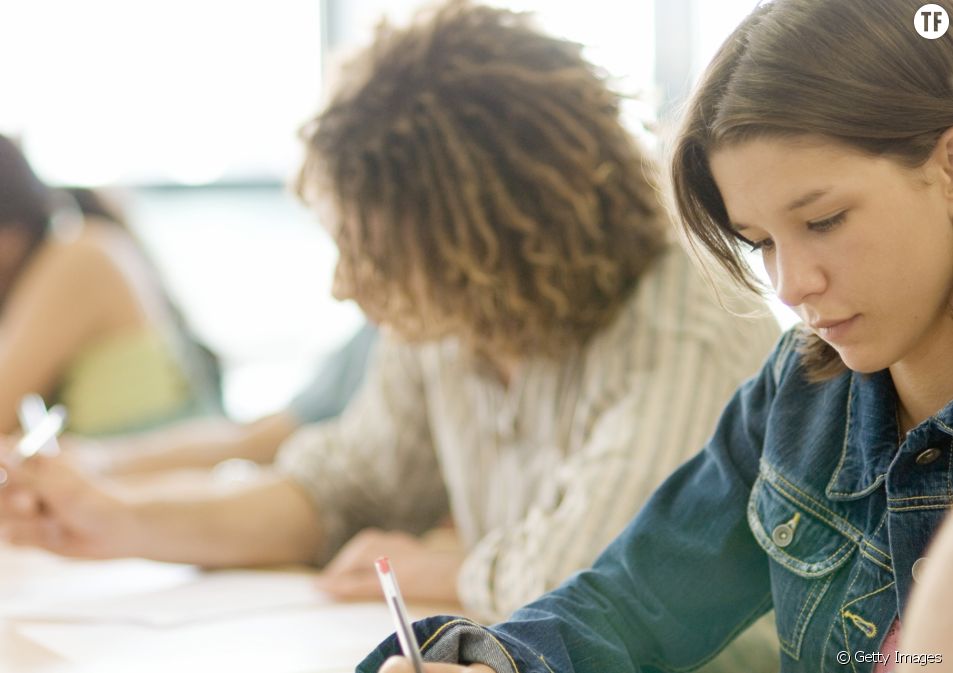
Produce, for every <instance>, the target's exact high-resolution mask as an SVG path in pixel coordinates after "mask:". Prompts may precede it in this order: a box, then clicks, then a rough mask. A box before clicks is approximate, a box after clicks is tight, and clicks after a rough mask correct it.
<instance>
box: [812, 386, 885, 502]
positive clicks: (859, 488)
mask: <svg viewBox="0 0 953 673" xmlns="http://www.w3.org/2000/svg"><path fill="white" fill-rule="evenodd" d="M896 409H897V392H896V389H895V388H894V386H893V379H892V378H891V376H890V372H889V371H888V370H886V369H884V370H881V371H879V372H876V373H874V374H860V373H858V372H852V373H851V380H850V391H849V393H848V396H847V424H846V433H845V436H844V444H843V448H842V449H841V458H840V462H838V464H837V467H836V468H835V469H834V474H833V475H832V476H831V480H830V482H828V484H827V491H826V492H827V497H829V498H831V499H832V500H854V499H856V498H862V497H864V496H866V495H868V494H870V492H871V491H873V490H874V489H876V488H877V487H878V486H880V484H881V483H882V482H883V480H884V478H885V476H886V474H887V468H888V467H890V462H891V461H892V460H893V457H894V455H895V454H896V452H897V446H898V445H899V442H898V430H899V429H898V425H897V420H896V419H897V415H896ZM885 419H887V422H884V421H885Z"/></svg>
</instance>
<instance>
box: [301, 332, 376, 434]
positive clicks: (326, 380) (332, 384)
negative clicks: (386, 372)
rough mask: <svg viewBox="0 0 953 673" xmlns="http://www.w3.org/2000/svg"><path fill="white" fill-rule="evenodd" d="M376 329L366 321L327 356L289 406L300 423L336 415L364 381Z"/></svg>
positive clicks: (318, 420)
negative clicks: (337, 348)
mask: <svg viewBox="0 0 953 673" xmlns="http://www.w3.org/2000/svg"><path fill="white" fill-rule="evenodd" d="M376 342H377V329H376V328H375V327H374V326H373V325H371V324H370V323H366V324H365V325H364V326H363V327H362V328H361V329H360V330H358V331H357V333H355V334H354V336H352V337H351V338H350V339H349V340H348V342H347V343H346V344H344V345H343V346H342V347H341V348H340V349H339V350H337V351H335V352H334V353H332V354H331V355H329V356H328V357H327V359H326V360H325V361H324V362H323V363H322V365H321V367H320V368H319V369H318V371H317V373H316V375H315V377H314V378H313V379H312V380H311V383H309V384H308V386H307V387H306V388H305V389H304V390H302V391H301V392H299V393H298V394H297V395H296V396H295V398H294V399H293V400H291V402H290V404H289V405H288V410H289V411H290V412H291V414H292V415H293V416H294V417H295V419H296V420H297V421H298V423H300V424H301V425H306V424H308V423H318V422H320V421H323V420H324V419H326V418H334V417H335V416H337V415H339V414H340V413H341V412H342V411H344V408H345V407H346V406H347V405H348V402H350V401H351V398H352V397H354V393H356V392H357V389H358V388H359V387H360V386H361V384H362V383H363V382H364V371H365V370H366V369H367V360H368V358H369V357H370V352H371V348H372V347H373V346H374V344H375V343H376Z"/></svg>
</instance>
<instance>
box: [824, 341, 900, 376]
mask: <svg viewBox="0 0 953 673" xmlns="http://www.w3.org/2000/svg"><path fill="white" fill-rule="evenodd" d="M834 350H836V351H837V354H838V355H840V359H841V360H843V361H844V364H845V365H847V368H848V369H850V370H851V371H855V372H857V373H859V374H873V373H874V372H879V371H880V370H881V369H886V368H887V367H889V366H890V363H889V362H887V361H886V360H885V359H884V358H883V357H877V355H876V354H874V353H864V352H863V351H861V350H860V349H857V348H836V347H835V349H834Z"/></svg>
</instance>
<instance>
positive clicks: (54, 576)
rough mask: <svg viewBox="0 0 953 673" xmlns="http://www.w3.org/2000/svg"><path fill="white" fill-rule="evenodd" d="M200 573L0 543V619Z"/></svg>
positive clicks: (168, 583) (173, 583) (180, 580)
mask: <svg viewBox="0 0 953 673" xmlns="http://www.w3.org/2000/svg"><path fill="white" fill-rule="evenodd" d="M200 574H201V573H200V571H199V570H198V569H197V568H195V567H194V566H186V565H177V564H172V563H158V562H156V561H144V560H141V559H116V560H110V561H80V560H70V559H64V558H62V557H58V556H54V555H52V554H49V553H46V552H41V551H39V550H34V549H19V548H13V547H8V546H6V545H3V544H0V618H7V617H10V616H13V615H17V614H20V613H24V612H27V611H30V612H38V611H41V610H43V609H44V608H45V606H59V605H64V604H72V603H75V602H80V601H90V600H96V601H102V600H105V599H107V598H109V597H113V596H120V595H127V594H130V593H143V592H147V591H149V592H154V591H159V590H164V589H168V588H170V587H173V586H176V585H181V584H184V583H187V582H191V581H193V580H194V579H195V578H196V577H197V576H199V575H200ZM0 670H2V669H0Z"/></svg>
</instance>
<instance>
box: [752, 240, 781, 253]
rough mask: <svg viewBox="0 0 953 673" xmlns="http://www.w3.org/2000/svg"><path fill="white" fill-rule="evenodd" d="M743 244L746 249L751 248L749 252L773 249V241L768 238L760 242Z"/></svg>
mask: <svg viewBox="0 0 953 673" xmlns="http://www.w3.org/2000/svg"><path fill="white" fill-rule="evenodd" d="M745 243H747V244H748V247H749V248H751V252H758V251H759V250H760V251H764V250H770V249H771V248H773V247H774V241H772V240H771V239H770V238H763V239H761V240H760V241H748V240H746V241H745Z"/></svg>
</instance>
